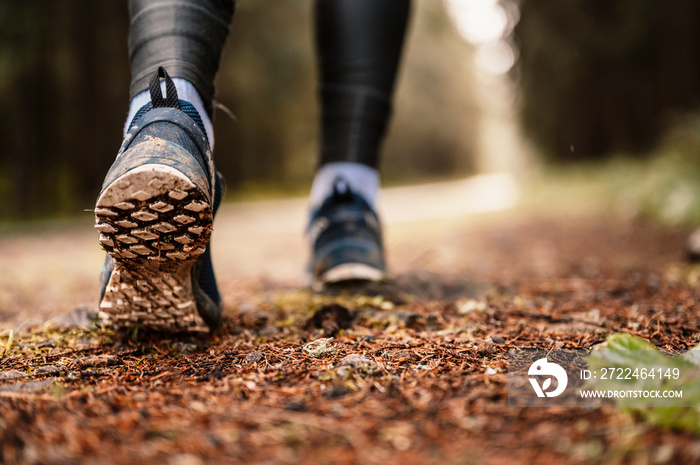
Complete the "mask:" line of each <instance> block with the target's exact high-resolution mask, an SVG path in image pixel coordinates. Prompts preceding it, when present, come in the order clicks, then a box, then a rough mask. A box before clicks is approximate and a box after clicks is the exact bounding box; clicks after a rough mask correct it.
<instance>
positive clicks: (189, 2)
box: [129, 0, 410, 168]
mask: <svg viewBox="0 0 700 465" xmlns="http://www.w3.org/2000/svg"><path fill="white" fill-rule="evenodd" d="M409 3H410V0H317V1H316V16H315V21H316V44H317V47H316V49H317V54H318V61H319V75H320V76H319V77H320V89H319V92H320V98H321V112H322V120H321V138H322V139H321V158H320V164H321V165H323V164H325V163H328V162H333V161H352V162H359V163H364V164H366V165H369V166H372V167H375V168H376V167H377V165H378V156H377V153H378V149H379V145H380V143H381V140H382V137H383V135H384V132H385V129H386V124H387V121H388V119H389V115H390V112H391V98H392V92H393V87H394V81H395V77H396V71H397V67H398V63H399V58H400V55H401V48H402V44H403V39H404V35H405V30H406V23H407V21H408V15H409ZM129 11H130V16H131V27H130V29H129V58H130V61H131V76H132V77H131V96H132V97H133V96H134V95H136V94H138V93H139V92H141V91H144V90H146V89H147V88H148V80H149V77H150V76H151V74H152V73H153V72H154V71H155V70H156V69H157V68H158V66H164V67H165V68H166V69H167V70H168V73H169V74H170V75H171V76H172V77H179V78H183V79H186V80H188V81H190V82H191V83H192V84H193V85H194V86H195V88H196V89H197V91H198V92H199V94H200V96H201V97H202V100H203V102H204V105H205V107H206V109H207V112H208V113H209V116H211V114H212V111H213V99H214V78H215V76H216V72H217V71H218V68H219V61H220V57H221V50H222V48H223V45H224V42H225V40H226V36H227V35H228V30H229V25H230V23H231V18H232V17H233V11H234V0H130V2H129Z"/></svg>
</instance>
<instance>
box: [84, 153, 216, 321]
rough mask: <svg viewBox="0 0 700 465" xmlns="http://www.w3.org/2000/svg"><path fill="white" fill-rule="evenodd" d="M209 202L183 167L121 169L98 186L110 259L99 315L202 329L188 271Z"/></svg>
mask: <svg viewBox="0 0 700 465" xmlns="http://www.w3.org/2000/svg"><path fill="white" fill-rule="evenodd" d="M212 221H213V214H212V209H211V204H210V203H209V201H208V199H207V197H206V196H205V194H204V193H203V192H201V191H200V190H199V189H198V188H197V186H196V185H195V184H194V183H193V182H191V181H189V180H188V179H187V178H186V177H185V176H183V175H182V174H181V173H178V172H176V171H174V170H172V169H168V168H167V167H166V168H160V169H159V167H158V165H154V167H152V168H151V169H141V170H134V172H127V173H126V174H124V175H123V176H121V177H120V178H118V179H117V180H115V181H114V182H113V183H112V184H110V185H109V186H107V187H106V188H105V189H104V190H103V192H102V193H101V194H100V198H99V199H98V201H97V205H96V207H95V229H97V230H98V231H99V232H100V235H99V242H100V244H101V245H102V247H103V248H104V249H105V250H106V251H107V253H109V254H110V255H111V256H112V257H113V258H114V259H115V268H114V271H113V272H112V274H111V276H110V279H109V282H108V284H107V288H106V289H105V293H104V297H103V299H102V301H101V302H100V312H99V316H100V318H101V319H102V320H103V321H104V322H105V323H106V324H109V325H117V326H122V327H124V326H130V325H134V324H135V325H139V326H143V327H148V328H152V329H156V330H164V331H193V332H208V331H209V327H208V326H207V325H206V323H205V322H204V320H203V319H202V318H201V316H200V315H199V313H198V311H197V305H196V300H195V297H194V293H193V289H192V277H191V271H192V267H193V266H194V264H195V261H196V259H197V258H198V257H199V256H200V255H201V254H203V253H204V252H205V250H206V246H207V244H208V242H209V238H210V235H211V231H212Z"/></svg>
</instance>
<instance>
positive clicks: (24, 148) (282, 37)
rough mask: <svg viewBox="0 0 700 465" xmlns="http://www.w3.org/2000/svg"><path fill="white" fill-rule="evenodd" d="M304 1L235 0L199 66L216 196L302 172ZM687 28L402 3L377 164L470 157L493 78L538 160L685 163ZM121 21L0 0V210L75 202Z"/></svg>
mask: <svg viewBox="0 0 700 465" xmlns="http://www.w3.org/2000/svg"><path fill="white" fill-rule="evenodd" d="M484 5H487V6H488V7H489V12H490V13H489V14H490V15H491V16H488V15H486V16H472V23H473V24H472V34H471V36H470V33H469V30H466V31H465V26H464V24H465V18H466V23H469V15H470V11H476V10H479V9H481V10H482V13H483V11H484V10H483V7H484ZM312 11H313V1H312V0H287V1H279V0H239V2H238V8H237V12H236V16H235V18H234V20H233V24H232V28H231V36H230V37H229V41H228V44H227V47H226V48H225V51H224V57H223V62H222V68H221V71H220V74H219V76H218V81H217V83H218V95H217V99H218V101H219V102H220V103H221V104H222V105H223V106H225V107H227V108H228V109H230V110H231V112H232V113H233V114H235V120H234V119H232V118H230V117H229V116H228V115H227V114H226V112H224V111H217V113H216V115H215V129H216V150H215V154H216V160H217V166H218V168H219V169H220V170H221V171H222V172H223V173H224V175H225V176H226V178H227V181H228V186H229V193H230V194H232V195H234V196H235V195H242V194H246V195H251V194H254V193H259V195H262V194H260V193H266V195H269V193H273V194H274V193H282V192H287V193H295V194H298V193H303V192H306V191H307V190H308V188H309V186H310V182H311V179H312V175H313V169H314V167H315V164H316V150H317V144H318V141H317V136H318V131H317V127H316V122H317V117H318V108H317V103H316V95H315V92H316V82H315V67H314V65H315V62H314V60H315V58H314V54H313V41H312V37H313V32H312V27H313V24H312V21H311V18H312ZM460 15H461V17H460ZM494 15H495V16H494ZM489 18H490V19H489ZM460 19H461V20H462V21H461V22H460ZM488 21H491V24H496V23H499V21H500V22H501V23H502V24H500V29H498V28H497V29H498V31H497V32H498V33H497V34H496V35H495V36H493V35H492V36H489V35H488V34H485V35H483V34H482V36H481V37H479V34H475V33H474V31H477V32H478V31H479V27H482V29H484V28H485V26H488ZM496 25H497V26H498V24H496ZM699 26H700V3H698V2H694V1H692V0H669V1H667V2H659V1H657V0H562V1H551V0H517V1H516V0H444V1H443V0H415V1H414V12H413V17H412V21H411V26H410V30H409V35H408V38H407V43H406V49H405V58H404V62H403V65H402V69H401V74H400V80H399V85H398V88H397V99H396V102H395V113H394V115H395V116H394V119H393V121H392V124H391V128H390V134H389V137H388V139H387V141H386V143H385V150H384V154H383V163H382V168H383V173H384V179H385V181H386V182H387V183H399V182H418V181H427V180H435V179H445V178H454V177H460V176H465V175H468V174H471V173H474V172H475V171H477V170H479V169H483V166H481V165H482V164H481V165H480V163H479V156H480V153H479V152H480V151H481V150H482V145H480V144H481V143H480V137H481V135H480V134H481V129H482V128H483V127H484V119H485V118H486V116H485V115H488V113H489V111H490V108H489V106H490V104H489V103H488V102H489V101H490V100H489V98H493V96H492V95H490V90H489V89H493V87H489V86H491V85H492V84H493V83H494V82H497V83H499V84H498V85H499V86H500V87H499V88H501V89H502V88H503V86H506V87H507V89H509V90H508V92H510V93H507V95H510V96H511V97H512V98H510V97H504V98H505V102H506V104H507V105H509V106H512V108H513V109H515V110H517V118H518V121H519V122H520V123H521V127H522V128H523V129H524V132H525V134H526V135H527V136H528V138H529V139H530V140H531V141H533V142H534V144H535V148H536V153H537V154H538V155H539V156H538V160H541V161H544V162H547V163H566V162H571V161H577V162H580V161H586V160H589V161H590V160H600V159H604V158H609V157H610V156H611V155H613V154H620V153H624V154H626V155H627V156H628V157H637V158H643V157H647V158H649V157H653V156H654V154H655V153H657V151H658V147H660V146H663V147H668V146H669V145H668V144H669V142H668V141H669V140H672V142H671V144H672V145H673V151H674V153H676V152H677V153H679V154H677V158H679V159H682V160H684V161H683V163H688V164H689V166H696V165H700V163H699V162H698V161H697V160H696V159H698V158H700V157H698V156H696V155H697V151H698V150H700V120H698V119H697V118H693V117H692V116H687V115H692V114H694V112H695V111H696V110H697V108H698V105H700V59H699V58H698V57H700V27H699ZM127 27H128V14H127V5H126V1H121V0H103V1H94V0H62V1H60V2H57V1H49V0H32V1H22V0H3V1H2V2H0V106H1V107H2V111H1V112H0V219H2V218H6V219H7V218H17V217H36V216H41V215H47V214H50V215H55V214H71V213H76V212H80V211H82V210H83V209H89V208H92V206H93V201H94V199H95V197H96V195H97V192H98V190H99V188H100V184H101V182H102V179H103V176H104V174H105V172H106V170H107V169H108V167H109V166H110V164H111V163H112V160H113V158H114V156H115V155H116V151H117V149H118V147H119V145H120V143H121V131H122V128H123V124H124V118H125V116H126V112H127V105H128V82H129V69H128V56H127V48H126V44H127V41H126V38H127ZM467 29H468V28H467ZM504 50H505V52H504ZM487 51H488V53H491V54H492V55H493V56H496V58H498V56H499V55H498V54H500V56H501V58H502V56H503V54H504V53H505V55H509V57H510V59H511V61H512V63H507V62H508V57H506V59H505V62H506V65H505V66H498V63H501V65H502V64H503V62H504V60H503V59H501V60H500V62H499V61H498V60H495V61H494V60H491V61H489V59H488V57H487V59H482V60H481V63H482V65H483V64H485V66H482V67H481V69H480V68H479V63H480V60H479V57H480V56H482V58H483V56H484V55H485V54H486V53H487ZM491 58H493V57H491ZM489 63H491V65H493V64H494V63H496V65H497V66H489ZM511 65H514V66H511ZM484 83H486V84H484ZM488 83H491V84H488ZM484 93H486V95H484ZM499 98H500V97H499ZM504 98H501V103H503V100H504ZM513 114H514V115H515V114H516V113H515V112H513ZM679 128H680V129H679ZM669 134H672V135H673V134H675V136H673V137H671V138H670V139H669V137H670V136H669ZM664 144H665V145H664ZM676 149H677V150H676ZM512 151H514V152H517V151H518V148H517V147H515V148H512ZM523 151H524V149H523ZM666 151H668V150H666ZM650 154H651V155H650ZM510 155H515V156H517V155H518V154H517V153H516V154H510ZM519 166H520V165H518V164H517V163H514V164H512V168H513V169H519ZM680 171H682V172H683V173H684V174H685V175H686V176H690V175H693V176H695V175H696V174H700V170H697V169H695V171H693V169H690V170H689V169H685V168H683V169H682V170H680ZM697 179H700V176H697ZM693 192H694V191H692V189H691V194H689V195H695V194H694V193H693ZM698 198H700V191H698Z"/></svg>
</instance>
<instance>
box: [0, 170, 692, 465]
mask: <svg viewBox="0 0 700 465" xmlns="http://www.w3.org/2000/svg"><path fill="white" fill-rule="evenodd" d="M499 183H500V184H499ZM489 186H490V187H489ZM509 186H510V187H509ZM511 188H513V186H512V185H511V184H509V181H508V180H504V179H500V180H496V179H490V182H488V183H486V187H484V186H481V187H479V185H478V182H477V183H476V184H475V183H467V184H459V183H452V184H449V185H440V186H437V185H436V186H432V187H430V188H426V189H423V190H422V191H421V190H413V191H410V192H409V191H403V192H401V191H393V193H392V192H391V191H390V192H387V193H386V195H385V198H384V202H385V203H384V209H385V210H386V212H387V213H386V218H387V228H386V233H387V237H386V239H387V243H388V248H389V259H390V262H391V265H392V269H393V271H394V273H395V275H396V277H395V280H394V283H392V284H390V285H385V286H378V287H377V286H374V287H369V288H365V289H363V293H362V295H356V294H347V293H344V294H335V295H331V294H326V295H314V294H312V293H310V292H308V291H306V290H305V289H304V288H303V286H302V284H303V279H302V275H301V272H300V271H301V269H302V268H303V263H304V261H305V260H306V248H305V246H304V244H303V241H302V236H301V231H302V229H303V225H304V215H305V202H304V201H303V200H289V201H282V202H262V203H260V202H258V203H246V204H232V205H226V206H225V207H224V209H223V210H222V214H221V216H220V217H219V218H218V219H217V223H216V224H215V228H216V232H215V234H216V235H215V236H214V243H213V247H214V250H215V253H216V262H215V265H216V268H217V270H218V276H219V278H220V280H221V283H222V291H223V294H224V296H225V298H226V309H225V315H226V321H225V328H224V330H223V332H222V334H221V335H220V336H218V337H214V338H208V339H205V340H196V339H184V340H178V339H172V338H167V337H158V336H156V335H146V336H144V335H140V338H139V339H137V341H138V342H135V340H134V339H133V338H132V337H128V336H124V335H115V334H114V333H112V332H111V331H108V330H104V329H99V328H97V329H95V328H93V329H70V328H56V327H52V328H44V329H34V330H32V331H30V332H28V333H27V332H25V333H22V334H19V335H17V336H15V337H14V339H13V344H12V346H11V348H10V350H9V351H7V352H6V353H5V354H4V356H3V357H2V358H0V463H76V462H83V463H173V464H200V463H303V464H309V463H310V464H314V463H319V464H320V463H341V464H342V463H362V464H375V463H376V464H384V463H402V464H425V463H441V464H445V463H446V464H452V463H454V464H470V463H475V464H476V463H478V464H484V463H493V464H501V463H508V464H529V463H557V464H559V463H698V462H699V461H700V439H698V438H697V437H696V436H694V435H693V434H691V433H687V432H681V431H670V430H666V429H660V428H658V427H653V426H650V425H648V424H646V423H644V422H643V421H642V420H641V419H637V418H635V417H633V416H630V415H625V414H622V413H621V412H620V411H619V410H618V409H615V408H612V407H607V408H600V409H588V410H585V409H564V408H547V409H545V408H529V409H527V408H526V409H519V408H509V407H508V406H507V390H506V355H507V352H508V350H509V349H512V348H518V347H520V348H541V349H551V348H553V347H563V348H584V349H585V348H590V347H591V346H592V345H594V344H596V343H598V342H601V341H602V340H604V339H605V337H606V335H607V334H609V333H613V332H630V333H633V334H636V335H639V336H642V337H644V338H646V339H648V340H650V341H651V342H653V343H654V344H656V345H657V346H661V347H665V348H666V349H671V350H686V349H688V348H689V347H691V346H694V345H695V344H697V339H698V335H699V334H700V328H699V327H698V321H697V320H698V318H697V316H698V311H697V304H696V302H697V301H698V299H699V298H700V292H698V290H697V280H698V276H700V275H699V274H698V272H697V270H696V269H694V268H692V267H690V266H688V265H686V264H684V263H683V254H682V244H683V241H684V238H685V234H686V232H687V231H682V230H671V229H668V228H662V227H659V226H656V225H652V224H649V223H645V222H643V221H640V220H638V219H633V218H632V219H630V218H627V219H622V218H620V217H617V216H613V215H611V213H610V212H611V210H609V209H607V208H604V207H603V206H601V205H594V206H590V205H583V204H578V203H576V204H571V205H563V206H562V205H561V203H557V202H555V204H556V205H557V207H556V208H553V209H552V210H550V211H544V210H543V209H542V208H533V207H532V206H529V207H524V208H510V209H508V208H507V207H510V206H512V201H513V199H514V195H515V191H509V190H508V189H511ZM441 189H442V190H441ZM395 194H396V195H395ZM411 195H415V197H411ZM431 195H432V196H433V197H432V198H431V197H430V196H431ZM392 196H394V197H392ZM448 198H449V199H451V200H449V203H451V204H452V205H453V206H456V207H458V214H450V213H449V212H448V211H447V210H445V211H444V212H442V211H441V210H439V209H438V208H436V207H434V205H439V202H440V201H442V202H447V201H446V200H445V199H448ZM406 199H409V200H406ZM426 199H427V200H431V201H432V202H433V203H431V202H429V201H427V200H426ZM423 201H425V202H423ZM401 202H404V203H406V204H407V206H406V207H402V208H399V205H400V203H401ZM436 202H438V203H436ZM485 205H486V206H485ZM540 207H541V206H540ZM501 209H503V211H496V210H501ZM489 210H492V211H491V212H490V213H485V211H489ZM451 211H453V212H454V211H455V210H454V209H453V210H451ZM390 212H391V213H390ZM477 212H481V213H477ZM89 228H90V219H89V218H87V219H86V220H84V221H78V222H76V223H71V224H68V225H66V226H64V227H62V228H56V227H52V228H51V229H48V230H44V231H41V230H39V231H33V232H30V233H28V234H24V235H21V236H20V235H18V234H10V235H6V236H4V237H0V331H2V330H3V329H4V330H5V331H4V332H0V342H2V343H4V344H7V342H8V337H9V331H8V330H10V329H16V328H18V327H19V325H21V324H22V323H23V322H24V323H23V324H24V326H23V327H25V328H28V327H30V326H31V325H32V322H34V321H42V320H45V319H46V318H51V317H57V316H59V315H62V314H65V313H67V312H69V311H71V310H73V309H74V308H75V307H76V306H81V305H82V306H85V307H87V308H89V307H90V306H94V302H95V298H94V296H95V294H96V292H97V284H96V276H95V274H96V271H95V270H96V269H98V268H99V266H100V261H101V253H100V252H99V250H95V249H96V247H95V246H94V240H95V237H94V236H95V234H94V233H92V231H90V230H89ZM314 315H315V318H313V317H314ZM331 335H332V336H334V339H333V340H332V341H331V342H330V344H332V350H331V351H329V353H327V354H317V355H320V356H314V355H312V354H310V353H308V352H306V351H304V350H303V347H304V344H306V343H308V342H309V341H313V340H317V339H319V338H321V337H327V336H331ZM132 336H133V335H132ZM144 338H145V339H144ZM487 339H490V340H491V341H493V343H494V344H493V345H490V343H485V341H486V340H487ZM2 353H3V351H2V347H1V346H0V354H2ZM352 354H356V356H359V357H363V359H362V360H364V361H362V363H361V364H360V365H361V366H360V367H355V368H353V366H352V363H351V361H352V360H353V358H352V357H350V358H348V356H349V355H352ZM354 360H356V361H357V359H354Z"/></svg>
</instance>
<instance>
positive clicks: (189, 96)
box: [124, 78, 214, 150]
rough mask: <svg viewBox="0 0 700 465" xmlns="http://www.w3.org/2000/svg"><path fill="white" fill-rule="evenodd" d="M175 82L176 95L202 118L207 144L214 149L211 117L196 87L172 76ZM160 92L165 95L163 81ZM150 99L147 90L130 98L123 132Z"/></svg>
mask: <svg viewBox="0 0 700 465" xmlns="http://www.w3.org/2000/svg"><path fill="white" fill-rule="evenodd" d="M173 82H174V83H175V89H177V96H178V98H179V99H180V100H184V101H186V102H190V103H191V104H192V106H193V107H194V108H195V110H197V113H199V116H200V117H201V118H202V123H204V130H205V131H206V133H207V138H208V139H209V146H210V147H211V149H212V150H213V149H214V128H213V126H212V124H211V119H209V116H208V115H207V112H206V110H205V109H204V103H202V98H201V97H200V96H199V93H198V92H197V89H195V88H194V86H193V85H192V83H190V82H189V81H185V80H184V79H181V78H173ZM161 92H163V94H164V95H165V82H162V83H161ZM150 101H151V94H150V93H149V92H148V90H144V91H143V92H141V93H139V94H137V95H136V96H135V97H134V98H133V99H131V105H130V106H129V114H128V115H127V117H126V123H125V124H124V134H126V132H127V131H128V130H129V125H130V124H131V120H132V119H134V116H136V112H137V111H139V109H140V108H141V107H142V106H144V105H145V104H147V103H148V102H150Z"/></svg>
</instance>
